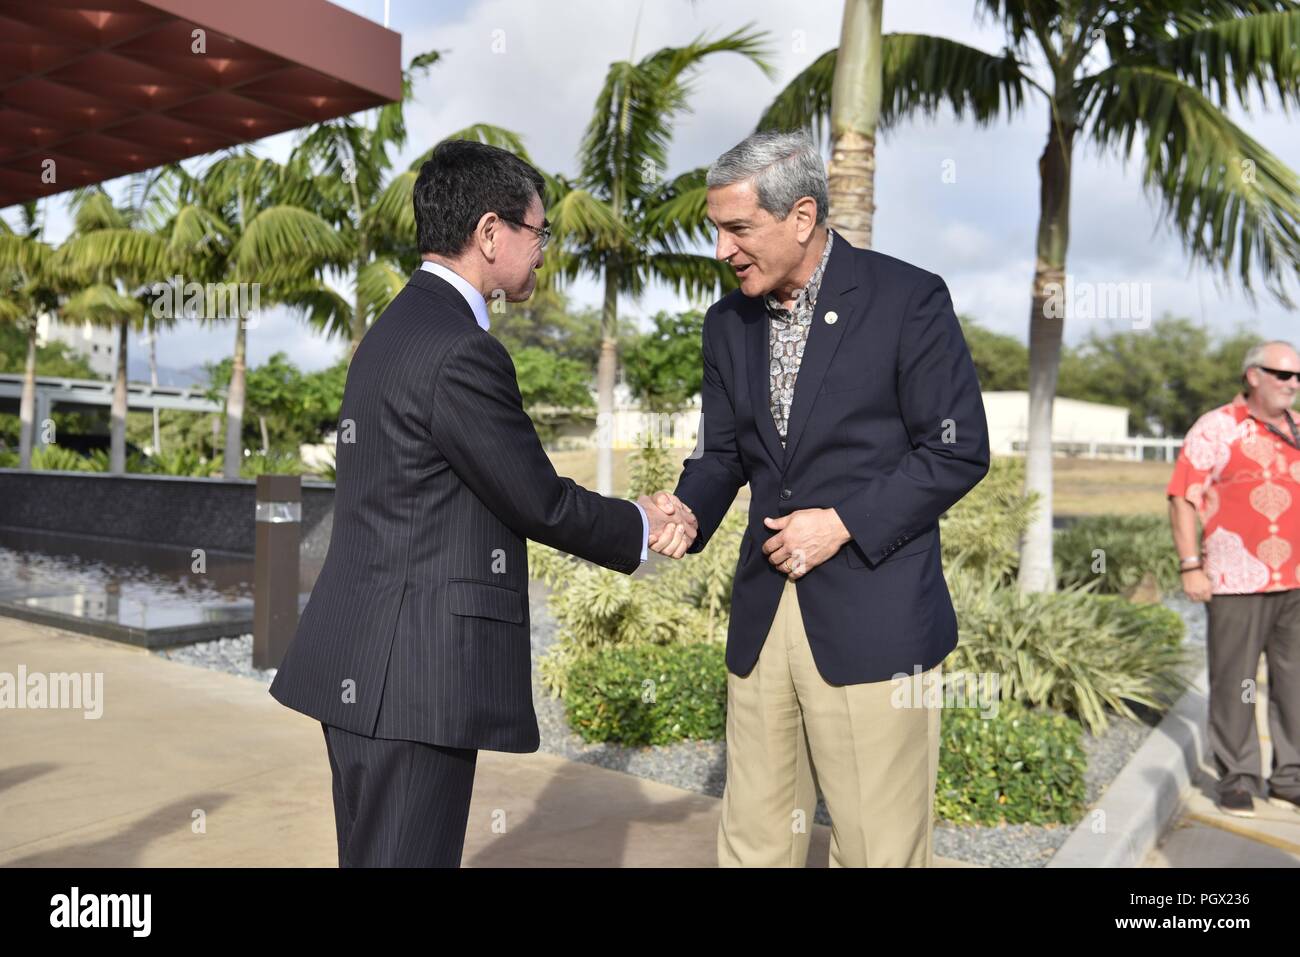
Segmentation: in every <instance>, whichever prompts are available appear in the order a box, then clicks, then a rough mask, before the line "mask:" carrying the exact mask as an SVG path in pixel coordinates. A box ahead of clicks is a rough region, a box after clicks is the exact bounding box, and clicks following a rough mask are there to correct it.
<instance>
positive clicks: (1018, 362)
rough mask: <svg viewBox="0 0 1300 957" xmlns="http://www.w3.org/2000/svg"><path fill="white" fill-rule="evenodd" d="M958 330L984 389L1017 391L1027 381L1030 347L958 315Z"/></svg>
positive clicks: (982, 389) (1021, 388) (985, 390)
mask: <svg viewBox="0 0 1300 957" xmlns="http://www.w3.org/2000/svg"><path fill="white" fill-rule="evenodd" d="M960 321H961V332H962V335H963V336H964V337H965V339H966V346H967V348H969V349H970V357H971V359H972V361H974V363H975V374H976V376H978V377H979V380H980V390H981V391H983V392H1006V391H1011V392H1019V391H1023V390H1024V388H1025V386H1026V384H1027V383H1028V382H1029V349H1028V348H1026V346H1025V344H1024V343H1023V342H1021V341H1020V340H1019V339H1017V338H1016V337H1015V336H1008V335H1006V334H1005V333H1001V332H994V331H993V330H992V329H986V328H984V327H983V326H981V325H980V324H979V323H978V322H976V321H975V320H974V319H972V318H971V317H970V316H961V317H960Z"/></svg>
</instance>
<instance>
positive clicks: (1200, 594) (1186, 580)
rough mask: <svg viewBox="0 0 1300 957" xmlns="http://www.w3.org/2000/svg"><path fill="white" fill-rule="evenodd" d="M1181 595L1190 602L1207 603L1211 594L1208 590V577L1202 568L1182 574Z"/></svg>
mask: <svg viewBox="0 0 1300 957" xmlns="http://www.w3.org/2000/svg"><path fill="white" fill-rule="evenodd" d="M1182 579H1183V594H1185V595H1186V596H1187V597H1188V598H1190V599H1191V600H1192V601H1209V600H1210V596H1211V595H1212V594H1213V593H1212V591H1211V589H1210V576H1209V575H1207V574H1205V570H1204V569H1202V568H1194V569H1192V570H1191V571H1189V572H1183V575H1182Z"/></svg>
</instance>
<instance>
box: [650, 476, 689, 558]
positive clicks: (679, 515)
mask: <svg viewBox="0 0 1300 957" xmlns="http://www.w3.org/2000/svg"><path fill="white" fill-rule="evenodd" d="M637 504H638V505H640V506H641V507H642V508H644V509H645V513H646V518H648V519H649V520H650V548H651V549H652V550H653V551H656V552H658V553H659V554H660V555H667V556H668V557H669V558H681V557H682V556H683V555H685V554H686V550H687V549H689V548H690V547H691V545H692V543H694V541H695V536H696V535H697V534H698V532H699V521H698V520H697V519H696V518H695V514H694V513H693V512H692V511H691V510H690V508H689V507H688V506H687V505H686V503H685V502H683V501H682V500H681V499H679V498H677V496H675V495H673V494H672V493H670V492H656V493H655V495H654V498H651V497H650V496H649V495H642V496H641V497H640V498H639V499H637Z"/></svg>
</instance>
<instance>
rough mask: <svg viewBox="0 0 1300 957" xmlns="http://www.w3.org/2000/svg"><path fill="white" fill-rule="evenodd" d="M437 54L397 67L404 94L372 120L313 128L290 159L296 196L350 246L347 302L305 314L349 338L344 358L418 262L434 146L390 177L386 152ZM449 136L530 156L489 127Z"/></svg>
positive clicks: (515, 140)
mask: <svg viewBox="0 0 1300 957" xmlns="http://www.w3.org/2000/svg"><path fill="white" fill-rule="evenodd" d="M439 59H440V55H439V54H438V53H437V52H429V53H422V54H420V55H419V56H416V57H414V58H413V59H412V60H411V62H410V64H409V65H408V66H407V68H406V69H405V70H404V71H403V72H402V98H401V99H400V100H399V101H397V102H395V103H389V104H386V105H385V106H382V107H380V108H379V109H377V110H375V111H373V117H372V123H371V124H370V125H366V124H365V123H364V119H365V118H366V117H368V116H371V113H370V111H367V113H365V114H357V115H353V116H344V117H340V118H338V119H333V120H327V121H326V122H323V123H317V124H316V125H315V126H313V127H310V128H309V130H308V131H307V133H306V134H305V136H304V137H303V139H302V141H301V142H300V143H299V144H298V145H297V146H296V147H295V148H294V152H293V156H292V158H291V160H290V165H291V167H293V168H294V169H295V171H296V172H297V174H298V176H299V177H300V180H301V182H303V183H304V184H309V185H310V189H309V191H308V194H307V195H304V196H303V197H301V201H302V202H303V204H304V205H306V206H308V208H310V209H312V210H313V211H314V212H315V213H317V214H318V215H319V216H321V217H322V218H323V219H325V220H327V221H328V222H330V223H331V224H332V225H333V226H335V227H336V228H337V229H338V231H339V234H340V236H341V237H342V238H343V240H344V242H345V243H346V245H347V248H348V256H347V260H346V262H345V263H344V264H343V267H344V268H343V271H344V272H346V273H347V274H348V275H349V276H350V277H351V281H352V297H351V301H350V302H347V301H344V300H342V299H341V298H340V302H341V303H342V305H343V308H342V309H334V308H320V309H310V308H309V312H310V316H311V322H312V324H313V325H314V326H316V327H317V328H318V329H320V330H321V331H322V332H325V333H327V334H329V335H332V336H340V337H342V336H346V337H347V338H348V341H349V343H350V352H349V355H351V353H354V352H356V349H357V346H358V345H359V344H360V342H361V337H362V336H364V335H365V333H366V330H367V329H368V328H369V327H370V324H371V323H372V322H374V321H375V319H376V318H378V316H379V314H380V313H381V312H383V311H384V309H385V308H386V307H387V306H388V304H389V303H390V302H392V300H393V297H394V296H396V295H397V294H398V293H399V292H400V291H401V289H402V287H403V286H404V285H405V284H406V279H407V277H408V276H409V275H410V273H411V272H412V271H414V270H415V269H416V268H418V265H419V258H420V257H419V251H418V248H417V244H416V237H415V214H414V210H413V208H412V195H413V193H414V189H415V180H416V178H417V176H418V175H419V172H420V167H421V166H422V165H423V164H424V162H425V160H427V159H428V158H429V155H430V153H431V152H432V147H431V148H430V149H429V150H428V151H426V152H424V153H423V154H421V155H420V156H419V157H417V158H416V160H415V161H414V162H413V163H411V165H410V166H409V167H408V168H407V169H406V170H404V171H402V172H401V173H398V174H397V175H396V176H392V175H391V171H392V167H393V156H392V155H390V154H391V153H395V152H398V151H400V150H401V148H402V147H403V146H405V145H406V140H407V131H406V120H405V113H404V111H405V107H406V104H407V103H409V102H410V101H411V100H412V98H413V88H414V81H415V80H416V79H417V78H419V77H422V76H424V75H425V74H427V73H428V71H429V68H430V67H431V66H433V65H434V64H435V63H437V62H438V60H439ZM358 117H361V119H358ZM447 139H474V140H478V141H479V142H483V143H490V144H491V145H493V146H500V147H502V148H503V149H508V150H511V151H512V152H514V153H516V154H517V155H519V156H521V157H524V158H525V159H526V158H527V153H526V152H525V151H524V148H523V143H522V141H521V140H520V138H519V136H518V134H516V133H512V132H511V131H509V130H504V129H501V128H499V127H496V126H491V125H488V124H483V123H479V124H475V125H473V126H469V127H466V128H465V129H463V130H458V131H457V132H455V133H452V134H451V135H450V136H448V137H447Z"/></svg>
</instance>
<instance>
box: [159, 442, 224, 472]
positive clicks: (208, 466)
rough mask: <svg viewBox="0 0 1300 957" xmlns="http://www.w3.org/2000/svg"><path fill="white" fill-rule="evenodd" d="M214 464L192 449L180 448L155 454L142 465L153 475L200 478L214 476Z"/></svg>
mask: <svg viewBox="0 0 1300 957" xmlns="http://www.w3.org/2000/svg"><path fill="white" fill-rule="evenodd" d="M214 464H215V463H213V462H211V461H209V460H208V459H207V458H206V457H205V456H203V455H201V454H200V453H199V452H197V451H195V450H194V449H189V448H184V447H181V448H178V449H172V450H171V451H168V452H158V453H156V454H155V455H154V456H152V457H151V458H150V459H149V460H148V461H147V462H146V463H145V464H144V466H143V470H144V471H147V472H152V473H153V474H155V475H191V476H198V477H200V478H202V477H207V476H211V475H213V474H215V473H214V472H213V466H214Z"/></svg>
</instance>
